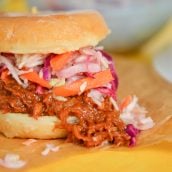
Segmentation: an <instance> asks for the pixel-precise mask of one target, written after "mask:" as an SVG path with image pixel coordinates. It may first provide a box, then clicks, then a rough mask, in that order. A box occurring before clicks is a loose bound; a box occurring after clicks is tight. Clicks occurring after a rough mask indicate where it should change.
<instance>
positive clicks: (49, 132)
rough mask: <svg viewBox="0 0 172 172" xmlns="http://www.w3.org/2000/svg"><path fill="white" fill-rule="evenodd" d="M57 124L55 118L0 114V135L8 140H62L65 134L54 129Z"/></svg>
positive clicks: (61, 130)
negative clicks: (15, 138)
mask: <svg viewBox="0 0 172 172" xmlns="http://www.w3.org/2000/svg"><path fill="white" fill-rule="evenodd" d="M58 123H60V120H59V119H58V118H57V117H55V116H42V117H39V118H38V119H34V118H32V117H29V116H28V115H27V114H21V113H7V114H0V133H2V134H4V135H5V136H6V137H9V138H14V137H17V138H37V139H54V138H64V137H66V135H67V132H66V131H65V130H64V129H59V128H55V125H56V124H58Z"/></svg>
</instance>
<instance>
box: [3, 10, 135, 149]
mask: <svg viewBox="0 0 172 172" xmlns="http://www.w3.org/2000/svg"><path fill="white" fill-rule="evenodd" d="M108 33H109V30H108V28H107V26H106V24H105V22H104V20H103V18H102V17H101V15H100V14H99V13H97V12H94V11H87V12H72V13H59V14H56V15H46V16H40V15H32V16H1V17H0V40H1V41H0V112H1V114H0V132H1V133H2V134H4V135H5V136H6V137H9V138H14V137H17V138H37V139H54V138H65V137H67V140H68V141H71V142H75V143H79V144H82V145H84V146H87V147H91V146H98V145H101V144H102V143H104V142H108V143H112V144H115V145H118V146H119V145H122V146H124V145H129V144H131V138H132V139H133V137H134V136H133V137H131V135H133V133H132V134H129V132H127V131H128V130H129V128H127V124H125V123H124V122H123V120H122V119H121V118H120V112H119V108H118V105H117V104H116V90H117V86H118V79H117V76H116V72H115V68H114V64H113V62H112V58H111V57H110V56H109V55H107V54H106V53H105V52H104V51H103V50H102V48H101V47H95V46H96V45H97V44H98V42H99V41H101V40H102V39H103V38H105V37H106V35H107V34H108ZM129 127H130V128H131V130H132V131H133V132H134V133H135V135H136V133H137V132H138V131H137V130H136V129H135V128H133V126H131V125H130V126H129ZM134 129H135V130H134ZM130 132H131V131H130Z"/></svg>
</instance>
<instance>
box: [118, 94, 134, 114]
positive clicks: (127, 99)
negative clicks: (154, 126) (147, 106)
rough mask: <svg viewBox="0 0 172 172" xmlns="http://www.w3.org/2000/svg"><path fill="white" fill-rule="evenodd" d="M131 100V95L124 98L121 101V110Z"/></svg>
mask: <svg viewBox="0 0 172 172" xmlns="http://www.w3.org/2000/svg"><path fill="white" fill-rule="evenodd" d="M131 101H132V96H131V95H129V96H127V97H125V98H124V100H123V101H122V102H121V105H120V110H121V111H122V110H123V109H124V108H126V107H127V106H128V105H129V104H130V103H131Z"/></svg>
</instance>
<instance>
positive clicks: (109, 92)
mask: <svg viewBox="0 0 172 172" xmlns="http://www.w3.org/2000/svg"><path fill="white" fill-rule="evenodd" d="M96 89H97V90H98V91H99V92H101V93H102V94H105V95H107V96H110V97H113V95H114V91H113V90H112V89H109V88H107V87H99V88H96Z"/></svg>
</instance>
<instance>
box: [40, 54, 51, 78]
mask: <svg viewBox="0 0 172 172" xmlns="http://www.w3.org/2000/svg"><path fill="white" fill-rule="evenodd" d="M51 59H52V55H49V56H48V57H46V58H45V60H44V67H43V68H42V72H43V78H44V79H45V80H47V81H49V80H50V79H51V68H50V61H51Z"/></svg>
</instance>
